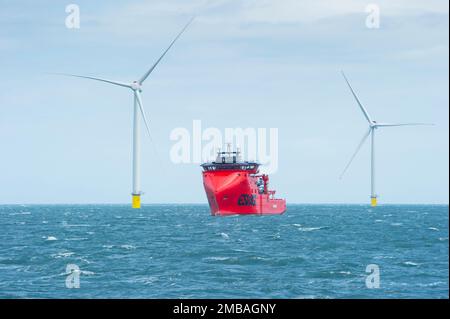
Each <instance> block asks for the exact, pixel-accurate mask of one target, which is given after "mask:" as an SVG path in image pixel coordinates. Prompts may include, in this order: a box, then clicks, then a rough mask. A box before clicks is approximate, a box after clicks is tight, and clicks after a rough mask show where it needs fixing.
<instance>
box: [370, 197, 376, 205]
mask: <svg viewBox="0 0 450 319" xmlns="http://www.w3.org/2000/svg"><path fill="white" fill-rule="evenodd" d="M370 205H371V206H372V207H375V206H377V198H376V197H371V198H370Z"/></svg>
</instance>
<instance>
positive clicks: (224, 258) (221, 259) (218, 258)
mask: <svg viewBox="0 0 450 319" xmlns="http://www.w3.org/2000/svg"><path fill="white" fill-rule="evenodd" d="M228 259H230V257H221V256H214V257H205V258H203V260H218V261H223V260H228Z"/></svg>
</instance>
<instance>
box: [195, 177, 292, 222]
mask: <svg viewBox="0 0 450 319" xmlns="http://www.w3.org/2000/svg"><path fill="white" fill-rule="evenodd" d="M257 180H258V176H255V175H252V174H249V173H246V172H243V171H235V172H230V171H217V172H203V185H204V187H205V192H206V196H207V199H208V203H209V207H210V211H211V215H213V216H229V215H280V214H283V213H284V212H285V211H286V201H285V200H284V199H276V198H274V196H273V194H269V193H264V192H261V190H260V189H258V186H257Z"/></svg>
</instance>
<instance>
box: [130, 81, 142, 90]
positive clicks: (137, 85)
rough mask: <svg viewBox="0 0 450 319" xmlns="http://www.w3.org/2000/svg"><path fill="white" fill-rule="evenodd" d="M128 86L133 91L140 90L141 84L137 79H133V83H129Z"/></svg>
mask: <svg viewBox="0 0 450 319" xmlns="http://www.w3.org/2000/svg"><path fill="white" fill-rule="evenodd" d="M130 88H131V89H132V90H133V91H139V92H142V85H141V84H140V83H139V82H138V81H133V83H131V84H130Z"/></svg>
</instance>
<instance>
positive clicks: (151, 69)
mask: <svg viewBox="0 0 450 319" xmlns="http://www.w3.org/2000/svg"><path fill="white" fill-rule="evenodd" d="M194 18H195V17H192V18H191V20H189V22H188V23H187V24H186V25H185V26H184V28H183V29H182V30H181V31H180V33H178V35H177V36H176V37H175V39H174V40H173V41H172V43H170V45H169V47H168V48H167V49H166V50H165V51H164V53H163V54H162V55H161V56H160V57H159V59H158V60H156V62H155V64H153V66H152V67H151V68H150V69H149V70H148V71H147V72H146V73H145V74H144V75H143V76H142V77H141V79H140V80H139V81H138V83H139V84H141V85H142V83H144V81H145V80H146V79H147V77H148V76H149V75H150V73H152V72H153V70H154V69H155V68H156V66H157V65H158V63H159V62H160V61H161V60H162V58H163V57H164V56H165V55H166V53H167V52H168V51H169V50H170V48H171V47H172V46H173V45H174V44H175V42H176V41H177V40H178V38H179V37H180V36H181V35H182V34H183V32H184V31H185V30H186V29H187V27H188V26H189V25H190V24H191V23H192V21H194Z"/></svg>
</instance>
